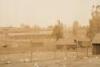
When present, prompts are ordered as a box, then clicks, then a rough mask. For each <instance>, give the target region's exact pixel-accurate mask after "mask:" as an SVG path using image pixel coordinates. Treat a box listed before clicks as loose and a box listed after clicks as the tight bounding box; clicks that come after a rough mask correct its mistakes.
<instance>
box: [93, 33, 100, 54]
mask: <svg viewBox="0 0 100 67" xmlns="http://www.w3.org/2000/svg"><path fill="white" fill-rule="evenodd" d="M92 46H93V49H92V52H93V55H100V33H98V34H96V35H95V37H94V38H93V40H92Z"/></svg>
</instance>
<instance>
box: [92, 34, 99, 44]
mask: <svg viewBox="0 0 100 67" xmlns="http://www.w3.org/2000/svg"><path fill="white" fill-rule="evenodd" d="M92 43H100V33H98V34H96V35H95V37H94V38H93V40H92Z"/></svg>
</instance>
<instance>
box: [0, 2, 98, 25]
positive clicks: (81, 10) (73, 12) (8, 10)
mask: <svg viewBox="0 0 100 67" xmlns="http://www.w3.org/2000/svg"><path fill="white" fill-rule="evenodd" d="M93 1H94V0H0V26H18V25H20V24H23V23H24V24H28V25H34V24H36V25H41V26H47V25H51V24H55V23H56V21H57V19H60V20H61V21H62V22H63V23H64V24H66V25H71V24H72V22H73V21H75V20H78V21H79V22H80V23H81V24H88V21H89V18H90V13H91V5H92V4H93ZM96 3H98V4H99V3H100V0H96V2H95V3H94V4H96Z"/></svg>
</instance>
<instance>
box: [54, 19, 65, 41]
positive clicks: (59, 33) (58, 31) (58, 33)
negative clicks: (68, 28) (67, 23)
mask: <svg viewBox="0 0 100 67" xmlns="http://www.w3.org/2000/svg"><path fill="white" fill-rule="evenodd" d="M52 36H53V37H54V38H55V39H56V40H59V39H60V38H63V24H61V22H60V20H58V24H57V25H55V26H54V28H53V32H52Z"/></svg>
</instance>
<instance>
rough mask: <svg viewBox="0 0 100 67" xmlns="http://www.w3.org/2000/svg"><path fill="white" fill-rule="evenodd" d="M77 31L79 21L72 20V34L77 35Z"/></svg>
mask: <svg viewBox="0 0 100 67" xmlns="http://www.w3.org/2000/svg"><path fill="white" fill-rule="evenodd" d="M78 31H79V22H78V21H74V23H73V34H74V35H75V36H77V35H78Z"/></svg>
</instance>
